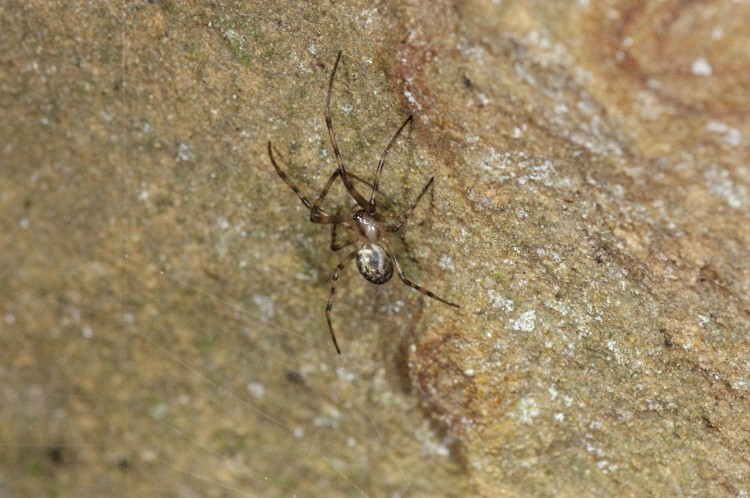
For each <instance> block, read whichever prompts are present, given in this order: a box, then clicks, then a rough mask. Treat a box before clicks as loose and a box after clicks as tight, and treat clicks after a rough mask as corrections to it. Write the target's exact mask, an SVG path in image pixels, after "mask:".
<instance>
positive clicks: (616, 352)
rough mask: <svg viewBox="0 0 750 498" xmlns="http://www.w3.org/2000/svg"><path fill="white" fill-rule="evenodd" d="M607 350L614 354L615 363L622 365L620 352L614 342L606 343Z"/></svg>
mask: <svg viewBox="0 0 750 498" xmlns="http://www.w3.org/2000/svg"><path fill="white" fill-rule="evenodd" d="M607 349H609V350H610V351H612V352H613V353H614V355H615V361H617V363H622V352H621V351H620V350H619V349H618V348H617V343H616V342H615V341H607Z"/></svg>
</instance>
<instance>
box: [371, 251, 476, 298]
mask: <svg viewBox="0 0 750 498" xmlns="http://www.w3.org/2000/svg"><path fill="white" fill-rule="evenodd" d="M384 242H385V244H386V247H388V252H390V253H391V259H393V262H394V263H396V270H398V278H400V279H401V281H402V282H403V283H404V284H406V285H408V286H409V287H411V288H412V289H417V290H418V291H419V292H421V293H422V294H424V295H425V296H429V297H431V298H432V299H437V300H438V301H440V302H441V303H445V304H447V305H448V306H453V307H454V308H460V307H461V306H459V305H457V304H456V303H452V302H450V301H448V300H445V299H443V298H442V297H440V296H438V295H437V294H435V293H434V292H432V291H429V290H427V289H425V288H424V287H422V286H420V285H417V284H415V283H414V282H412V281H411V280H409V279H408V278H406V275H404V270H402V269H401V264H400V263H399V262H398V259H397V258H396V256H395V254H394V253H393V249H392V248H391V245H390V244H389V243H388V242H387V241H384Z"/></svg>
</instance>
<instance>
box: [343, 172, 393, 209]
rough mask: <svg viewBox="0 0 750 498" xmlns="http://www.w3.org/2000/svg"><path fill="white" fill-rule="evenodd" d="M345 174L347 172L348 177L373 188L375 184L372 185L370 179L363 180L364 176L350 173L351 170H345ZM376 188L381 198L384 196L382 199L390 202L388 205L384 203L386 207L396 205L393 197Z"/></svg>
mask: <svg viewBox="0 0 750 498" xmlns="http://www.w3.org/2000/svg"><path fill="white" fill-rule="evenodd" d="M346 174H347V175H349V177H350V178H353V179H354V180H357V181H358V182H360V183H364V184H365V185H367V186H368V187H369V188H375V186H374V185H373V183H372V182H371V181H368V180H365V179H364V178H362V177H361V176H359V175H355V174H354V173H352V172H351V171H347V172H346ZM376 190H377V191H378V194H380V196H381V197H383V198H384V199H385V200H386V201H388V203H389V204H390V206H387V205H386V208H392V207H393V206H395V205H396V201H394V200H393V199H391V198H390V196H388V195H386V194H385V193H384V192H383V191H382V190H380V189H379V188H378V189H376Z"/></svg>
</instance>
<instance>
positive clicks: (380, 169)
mask: <svg viewBox="0 0 750 498" xmlns="http://www.w3.org/2000/svg"><path fill="white" fill-rule="evenodd" d="M411 120H412V116H411V115H410V116H409V117H408V118H406V121H404V124H402V125H401V127H400V128H399V129H398V131H397V132H396V134H395V135H393V138H391V141H390V142H388V145H386V146H385V149H383V155H381V156H380V161H378V169H377V171H376V172H375V182H374V184H373V187H372V194H370V208H369V210H368V213H370V214H375V192H377V191H378V184H379V183H380V174H381V173H382V172H383V165H384V164H385V158H386V156H387V155H388V152H389V151H390V150H391V147H393V143H394V142H395V141H396V140H397V139H398V136H399V135H401V131H403V129H404V128H405V127H406V125H407V124H409V122H410V121H411Z"/></svg>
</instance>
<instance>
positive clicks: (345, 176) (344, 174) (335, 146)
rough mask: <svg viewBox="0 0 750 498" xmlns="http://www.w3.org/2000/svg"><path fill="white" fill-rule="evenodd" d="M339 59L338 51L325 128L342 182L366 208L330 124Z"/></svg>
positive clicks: (329, 84) (327, 100) (327, 104)
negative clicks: (350, 175) (332, 96)
mask: <svg viewBox="0 0 750 498" xmlns="http://www.w3.org/2000/svg"><path fill="white" fill-rule="evenodd" d="M340 60H341V51H339V55H338V57H336V63H335V64H334V65H333V71H331V79H330V80H329V81H328V97H327V98H326V128H328V136H329V137H330V139H331V145H333V154H334V155H335V156H336V161H337V162H338V165H339V174H340V175H341V180H342V181H343V182H344V186H345V187H346V190H347V191H348V192H349V194H350V195H351V196H352V197H354V200H355V201H357V204H359V205H360V206H361V207H362V209H367V201H366V200H365V198H364V197H362V194H360V193H359V192H357V189H356V188H355V187H354V184H353V183H352V180H351V179H350V178H349V175H348V174H347V172H346V168H344V161H343V160H342V159H341V152H340V151H339V146H338V144H337V143H336V135H335V134H334V133H333V125H332V124H331V93H333V78H334V76H336V69H337V68H338V66H339V61H340Z"/></svg>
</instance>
